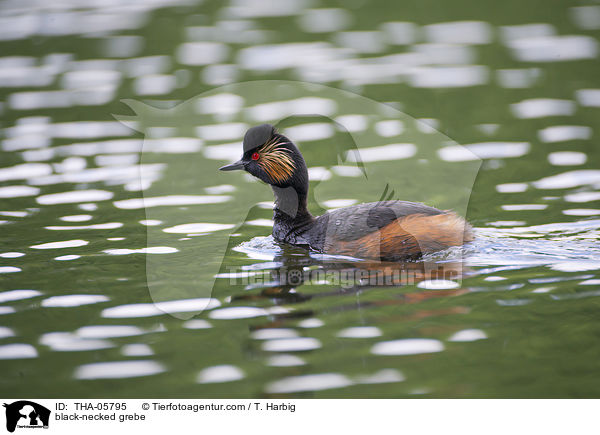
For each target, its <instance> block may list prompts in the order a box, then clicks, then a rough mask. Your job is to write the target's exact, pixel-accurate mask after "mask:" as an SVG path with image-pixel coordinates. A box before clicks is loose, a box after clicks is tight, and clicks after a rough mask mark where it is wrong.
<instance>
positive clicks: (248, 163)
mask: <svg viewBox="0 0 600 435" xmlns="http://www.w3.org/2000/svg"><path fill="white" fill-rule="evenodd" d="M243 148H244V153H243V154H242V158H241V159H240V160H238V161H237V162H235V163H232V164H230V165H226V166H223V167H221V168H219V169H220V170H221V171H235V170H244V171H246V172H248V173H250V174H252V175H253V176H255V177H256V178H258V179H260V180H262V181H264V182H265V183H267V184H270V185H271V186H275V187H279V188H288V187H293V188H294V189H295V190H296V192H297V193H298V194H301V195H306V193H307V191H308V170H307V169H306V163H305V162H304V159H303V158H302V154H300V151H299V150H298V148H297V147H296V145H294V143H293V142H292V141H291V140H289V139H288V138H287V137H285V136H283V135H281V134H279V133H278V132H277V130H276V129H275V127H273V126H272V125H271V124H262V125H259V126H256V127H252V128H251V129H249V130H248V131H247V132H246V134H245V135H244V142H243Z"/></svg>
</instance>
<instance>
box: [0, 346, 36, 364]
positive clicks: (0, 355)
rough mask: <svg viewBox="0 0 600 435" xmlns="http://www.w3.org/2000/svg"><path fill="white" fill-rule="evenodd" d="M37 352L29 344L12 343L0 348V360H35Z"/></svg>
mask: <svg viewBox="0 0 600 435" xmlns="http://www.w3.org/2000/svg"><path fill="white" fill-rule="evenodd" d="M37 356H38V352H37V350H36V349H35V347H33V346H32V345H30V344H25V343H13V344H5V345H2V346H0V360H2V359H27V358H37Z"/></svg>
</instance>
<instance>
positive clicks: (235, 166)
mask: <svg viewBox="0 0 600 435" xmlns="http://www.w3.org/2000/svg"><path fill="white" fill-rule="evenodd" d="M240 169H244V162H243V161H241V160H238V161H237V162H235V163H231V164H230V165H225V166H222V167H220V168H219V171H237V170H240Z"/></svg>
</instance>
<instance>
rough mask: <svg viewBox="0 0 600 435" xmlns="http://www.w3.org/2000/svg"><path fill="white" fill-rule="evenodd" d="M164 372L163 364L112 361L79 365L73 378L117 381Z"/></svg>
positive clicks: (140, 361) (143, 361)
mask: <svg viewBox="0 0 600 435" xmlns="http://www.w3.org/2000/svg"><path fill="white" fill-rule="evenodd" d="M164 371H166V368H165V366H164V365H163V364H160V363H158V362H156V361H151V360H139V361H112V362H102V363H92V364H84V365H81V366H79V367H77V369H76V370H75V373H74V375H73V376H74V377H75V378H76V379H119V378H135V377H140V376H150V375H156V374H159V373H162V372H164Z"/></svg>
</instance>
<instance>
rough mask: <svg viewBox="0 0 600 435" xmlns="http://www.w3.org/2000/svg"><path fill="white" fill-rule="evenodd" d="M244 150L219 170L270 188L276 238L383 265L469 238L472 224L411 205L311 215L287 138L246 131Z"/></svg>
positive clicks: (300, 165)
mask: <svg viewBox="0 0 600 435" xmlns="http://www.w3.org/2000/svg"><path fill="white" fill-rule="evenodd" d="M243 149H244V153H243V155H242V158H241V159H240V160H239V161H237V162H235V163H232V164H230V165H226V166H223V167H222V168H220V169H221V170H222V171H233V170H238V169H240V170H245V171H246V172H249V173H250V174H252V175H253V176H255V177H257V178H259V179H260V180H262V181H264V182H265V183H267V184H269V185H271V187H272V188H273V193H274V194H275V207H274V214H273V221H274V224H273V237H274V238H275V239H276V240H279V241H282V242H287V243H291V244H293V245H300V246H306V247H308V248H310V249H312V250H314V251H317V252H320V253H325V254H333V255H347V256H351V257H358V258H366V259H374V260H382V261H397V260H410V259H416V258H419V257H420V256H422V255H423V254H427V253H432V252H437V251H441V250H444V249H446V248H449V247H451V246H461V245H463V243H464V242H468V241H471V240H473V236H472V231H471V226H470V225H469V224H468V223H467V222H466V221H465V220H464V219H463V218H461V217H460V216H458V215H456V214H455V213H454V212H452V211H442V210H438V209H436V208H433V207H429V206H426V205H424V204H420V203H415V202H408V201H396V200H391V201H380V202H373V203H367V204H359V205H355V206H351V207H345V208H340V209H337V210H333V211H330V212H328V213H325V214H323V215H322V216H319V217H314V216H312V215H311V214H310V212H309V211H308V208H307V202H306V198H307V194H308V170H307V168H306V163H305V162H304V158H303V157H302V154H300V151H299V150H298V148H297V147H296V145H294V143H293V142H292V141H291V140H289V139H288V138H287V137H285V136H283V135H281V134H279V133H278V132H277V130H276V129H275V127H273V126H272V125H270V124H263V125H259V126H257V127H252V128H251V129H249V130H248V131H247V132H246V135H245V136H244V141H243Z"/></svg>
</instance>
